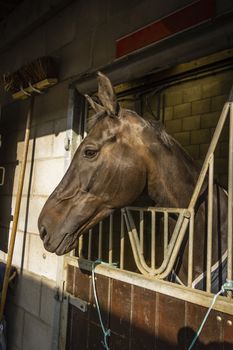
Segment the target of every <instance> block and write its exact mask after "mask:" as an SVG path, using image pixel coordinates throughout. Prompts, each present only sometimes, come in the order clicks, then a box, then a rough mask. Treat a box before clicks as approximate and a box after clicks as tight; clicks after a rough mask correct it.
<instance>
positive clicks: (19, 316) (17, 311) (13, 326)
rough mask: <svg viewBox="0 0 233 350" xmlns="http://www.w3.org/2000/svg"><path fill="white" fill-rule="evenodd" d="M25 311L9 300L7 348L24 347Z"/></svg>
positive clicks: (7, 306)
mask: <svg viewBox="0 0 233 350" xmlns="http://www.w3.org/2000/svg"><path fill="white" fill-rule="evenodd" d="M24 314H25V311H24V310H23V309H22V308H21V307H18V306H16V305H15V304H13V303H11V302H8V303H7V305H6V312H5V315H6V322H7V349H22V344H23V327H24Z"/></svg>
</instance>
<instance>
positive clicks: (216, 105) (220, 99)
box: [211, 95, 228, 117]
mask: <svg viewBox="0 0 233 350" xmlns="http://www.w3.org/2000/svg"><path fill="white" fill-rule="evenodd" d="M227 99H228V95H219V96H215V97H213V98H212V99H211V111H212V112H215V111H218V114H219V117H220V114H221V111H222V109H223V106H224V104H225V102H227Z"/></svg>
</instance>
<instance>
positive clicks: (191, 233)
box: [188, 211, 194, 288]
mask: <svg viewBox="0 0 233 350" xmlns="http://www.w3.org/2000/svg"><path fill="white" fill-rule="evenodd" d="M193 236H194V211H192V212H191V217H190V221H189V248H188V249H189V251H188V287H190V288H191V287H192V281H193Z"/></svg>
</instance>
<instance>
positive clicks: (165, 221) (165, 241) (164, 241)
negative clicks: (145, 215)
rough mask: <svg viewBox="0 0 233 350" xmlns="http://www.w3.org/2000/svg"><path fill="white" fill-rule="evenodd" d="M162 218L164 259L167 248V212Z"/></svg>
mask: <svg viewBox="0 0 233 350" xmlns="http://www.w3.org/2000/svg"><path fill="white" fill-rule="evenodd" d="M163 217H164V226H163V228H164V231H163V250H164V257H165V256H166V253H167V246H168V212H167V211H165V212H164V213H163Z"/></svg>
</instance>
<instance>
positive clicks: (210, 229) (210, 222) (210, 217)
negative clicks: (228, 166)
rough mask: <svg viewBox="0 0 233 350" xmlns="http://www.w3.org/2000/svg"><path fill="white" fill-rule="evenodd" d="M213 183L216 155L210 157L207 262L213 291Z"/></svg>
mask: <svg viewBox="0 0 233 350" xmlns="http://www.w3.org/2000/svg"><path fill="white" fill-rule="evenodd" d="M213 184H214V155H213V154H212V156H211V157H210V163H209V183H208V218H207V219H208V225H207V264H206V291H207V292H209V293H210V291H211V265H212V232H213V191H214V188H213Z"/></svg>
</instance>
